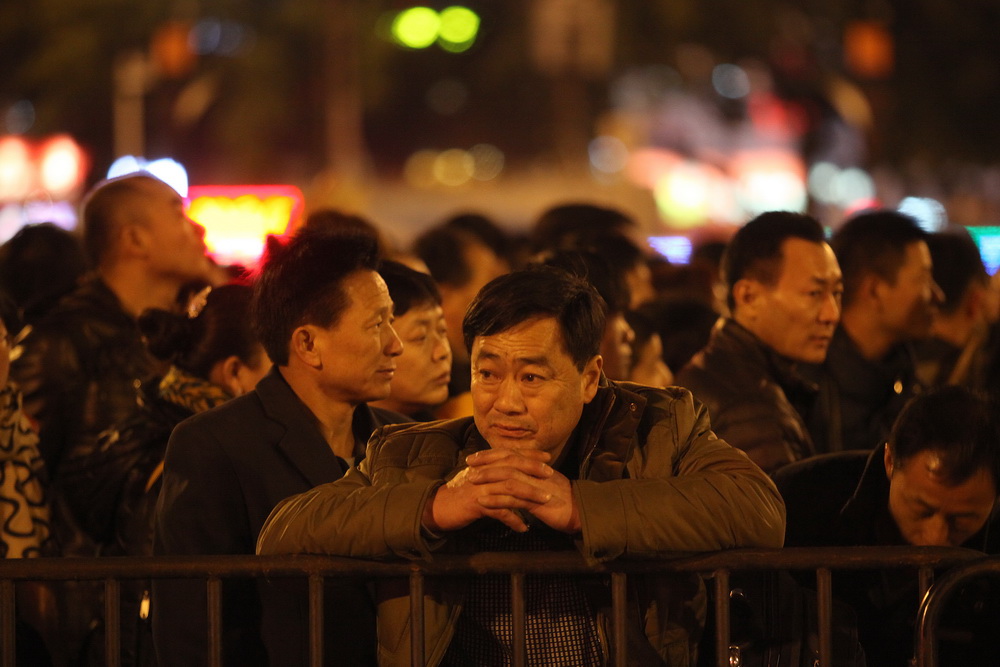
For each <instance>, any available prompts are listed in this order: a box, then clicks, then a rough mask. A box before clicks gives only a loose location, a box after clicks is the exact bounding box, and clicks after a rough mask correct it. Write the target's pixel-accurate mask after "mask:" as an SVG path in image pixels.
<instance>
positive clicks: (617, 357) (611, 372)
mask: <svg viewBox="0 0 1000 667" xmlns="http://www.w3.org/2000/svg"><path fill="white" fill-rule="evenodd" d="M634 342H635V332H634V331H633V330H632V327H631V326H630V325H629V323H628V320H626V319H625V315H624V314H623V313H612V314H609V315H608V320H607V322H606V323H605V325H604V337H603V338H602V339H601V356H602V357H603V358H604V374H605V375H607V376H608V377H609V378H611V379H612V380H627V379H628V376H629V371H630V370H631V368H632V344H633V343H634Z"/></svg>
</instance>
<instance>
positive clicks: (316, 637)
mask: <svg viewBox="0 0 1000 667" xmlns="http://www.w3.org/2000/svg"><path fill="white" fill-rule="evenodd" d="M323 624H324V618H323V577H322V576H320V575H318V574H312V575H309V664H310V665H311V667H321V665H322V664H323Z"/></svg>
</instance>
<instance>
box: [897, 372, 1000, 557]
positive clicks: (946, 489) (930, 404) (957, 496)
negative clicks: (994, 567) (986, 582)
mask: <svg viewBox="0 0 1000 667" xmlns="http://www.w3.org/2000/svg"><path fill="white" fill-rule="evenodd" d="M998 445H1000V423H998V420H997V417H996V405H995V404H994V403H993V402H992V401H990V400H989V399H987V398H986V397H984V396H982V395H979V394H977V393H975V392H973V391H971V390H968V389H965V388H963V387H955V386H952V387H942V388H940V389H936V390H933V391H930V392H927V393H925V394H921V395H919V396H917V397H916V398H914V399H912V400H911V401H910V402H909V403H908V404H907V405H906V407H905V408H904V409H903V411H902V412H901V413H900V415H899V417H898V418H897V419H896V423H895V424H894V426H893V429H892V434H891V435H890V436H889V442H888V444H887V445H886V449H885V472H886V475H887V476H888V478H889V513H890V514H891V515H892V518H893V520H894V521H895V523H896V526H897V527H898V528H899V532H900V534H901V535H902V536H903V539H904V540H906V542H908V543H909V544H913V545H917V546H953V547H957V546H960V545H962V544H964V543H965V542H966V541H967V540H968V539H969V538H970V537H972V536H973V535H975V534H976V533H977V532H979V530H980V529H981V528H982V527H983V525H984V524H985V523H986V521H987V520H988V519H989V518H990V515H991V514H992V512H993V509H994V506H995V503H996V499H997V488H998V487H997V482H998V480H1000V447H998ZM971 546H973V547H976V545H971Z"/></svg>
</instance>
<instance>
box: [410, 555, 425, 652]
mask: <svg viewBox="0 0 1000 667" xmlns="http://www.w3.org/2000/svg"><path fill="white" fill-rule="evenodd" d="M410 664H411V665H412V666H413V667H423V666H424V665H425V664H426V661H425V660H424V575H423V572H421V571H420V570H419V569H417V568H411V569H410Z"/></svg>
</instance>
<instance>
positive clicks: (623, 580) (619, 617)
mask: <svg viewBox="0 0 1000 667" xmlns="http://www.w3.org/2000/svg"><path fill="white" fill-rule="evenodd" d="M627 603H628V579H627V575H626V574H625V573H624V572H614V573H612V575H611V615H612V617H613V619H614V620H613V623H612V632H613V633H614V638H615V640H614V646H615V655H614V665H615V667H627V666H628V640H627V639H626V636H625V624H626V623H627V622H628V617H627V609H626V604H627Z"/></svg>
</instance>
